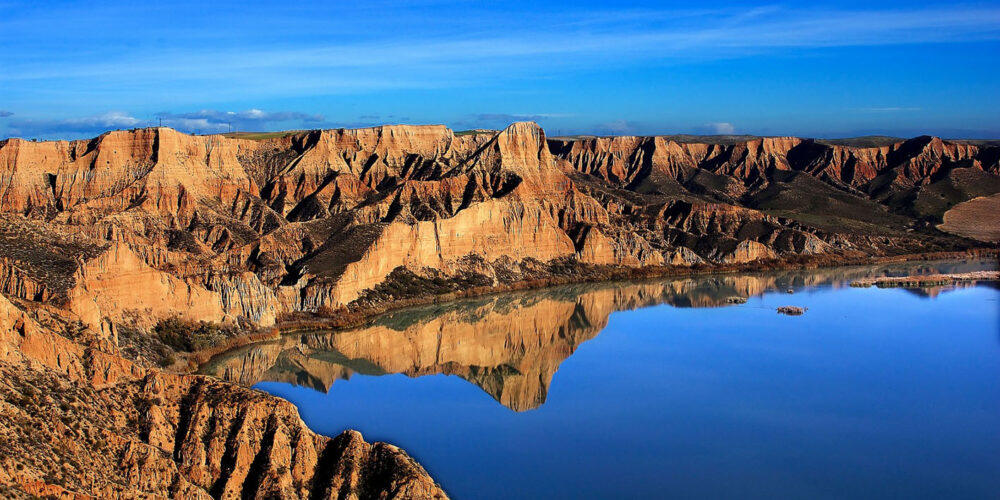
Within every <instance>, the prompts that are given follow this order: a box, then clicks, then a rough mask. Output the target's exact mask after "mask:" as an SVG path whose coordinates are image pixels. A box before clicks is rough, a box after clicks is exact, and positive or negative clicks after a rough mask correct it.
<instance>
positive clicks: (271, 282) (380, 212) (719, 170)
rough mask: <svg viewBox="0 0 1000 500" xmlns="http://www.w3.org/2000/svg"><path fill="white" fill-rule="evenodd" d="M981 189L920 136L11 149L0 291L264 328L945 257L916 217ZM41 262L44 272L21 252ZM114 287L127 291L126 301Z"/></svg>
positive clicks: (123, 140)
mask: <svg viewBox="0 0 1000 500" xmlns="http://www.w3.org/2000/svg"><path fill="white" fill-rule="evenodd" d="M983 190H987V191H991V192H988V193H980V192H978V191H983ZM996 191H1000V148H998V147H990V146H984V147H980V146H976V145H972V144H966V143H961V142H948V141H942V140H940V139H937V138H931V137H920V138H916V139H912V140H909V141H902V142H900V143H898V144H893V145H889V146H883V147H849V146H840V145H828V144H824V143H821V142H818V141H814V140H803V139H797V138H762V139H754V140H750V141H746V142H738V143H735V144H711V143H689V142H676V141H674V140H671V139H668V138H663V137H614V138H590V139H588V138H584V139H574V140H568V139H552V140H547V139H546V137H545V134H544V132H543V131H542V130H541V129H540V128H539V127H538V126H537V125H535V124H532V123H515V124H513V125H511V126H510V127H508V128H507V129H505V130H502V131H499V132H496V133H473V134H468V135H458V136H456V135H455V134H454V133H452V132H451V131H450V130H448V129H447V128H445V127H441V126H385V127H376V128H369V129H359V130H325V131H310V132H302V133H290V134H287V135H285V136H283V137H278V138H271V139H266V140H260V141H253V140H246V139H238V138H227V137H224V136H190V135H185V134H181V133H179V132H176V131H173V130H171V129H167V128H152V129H138V130H131V131H116V132H109V133H107V134H104V135H102V136H100V137H97V138H95V139H91V140H88V141H72V142H29V141H24V140H21V139H8V140H5V141H2V142H0V213H2V214H3V224H2V225H3V226H5V228H4V233H5V234H4V237H5V239H6V243H7V245H5V248H4V249H3V250H2V251H0V254H2V255H0V280H2V281H0V285H2V287H3V288H2V289H0V291H2V292H3V293H5V294H7V295H8V296H11V297H17V298H22V299H27V300H41V301H43V302H47V303H53V304H56V305H58V306H60V307H64V308H66V309H69V310H71V311H73V312H74V313H75V314H77V315H78V316H79V317H80V319H81V320H82V321H84V323H85V324H87V325H89V326H91V327H93V328H99V327H100V325H101V323H102V322H105V323H107V322H119V321H121V320H122V319H123V318H124V317H125V316H126V314H127V313H128V311H132V310H141V311H143V315H142V316H143V317H144V318H145V319H146V320H147V321H155V320H156V319H158V318H163V317H164V316H166V315H173V314H182V315H186V316H189V317H191V318H194V319H204V320H212V321H235V320H240V319H243V320H247V321H250V322H253V323H255V324H259V325H269V324H273V323H274V322H275V320H276V318H278V317H279V316H281V315H282V314H286V313H289V312H296V311H302V312H315V311H319V310H323V309H336V308H338V307H341V306H345V305H348V304H350V303H351V302H353V301H355V300H357V299H358V298H359V297H361V296H362V294H363V293H364V292H365V291H366V290H369V289H372V288H374V287H376V286H377V285H378V284H380V283H382V282H384V281H385V280H386V279H387V278H388V277H389V275H390V274H391V273H392V272H393V271H394V270H396V269H398V268H406V269H409V270H412V271H413V272H416V273H424V272H425V270H427V269H434V270H436V271H438V272H440V273H441V274H442V276H444V277H445V278H446V279H450V278H454V277H460V276H466V275H469V274H475V275H478V276H481V277H482V278H483V279H485V280H487V281H489V282H493V283H500V282H503V281H507V280H515V281H516V280H518V279H521V278H523V276H522V275H523V272H522V271H523V270H524V266H525V264H526V263H528V264H530V265H532V266H533V265H534V263H541V264H543V265H544V264H548V263H551V262H555V261H574V262H578V263H581V264H584V265H593V266H619V267H643V266H684V265H693V264H697V263H730V264H732V263H746V262H752V261H758V260H781V259H786V258H789V257H794V256H800V255H817V254H829V255H845V254H885V253H893V252H913V251H927V250H934V249H949V248H961V247H964V246H968V245H971V244H972V243H970V242H968V241H967V240H962V239H960V238H949V237H948V236H946V235H943V234H942V233H939V232H937V231H935V230H934V229H933V228H931V227H928V225H929V224H928V223H927V222H926V221H927V220H932V219H935V218H937V219H940V217H942V215H943V213H944V211H945V210H946V209H947V208H948V207H949V206H951V205H954V204H956V203H959V202H962V201H965V200H966V199H971V198H972V197H974V196H977V195H981V194H993V193H994V192H996ZM39 246H46V247H48V248H46V249H45V250H44V252H45V253H46V255H44V256H33V255H26V254H29V253H31V250H33V249H35V248H38V247H39ZM38 259H44V260H45V262H35V261H36V260H38ZM46 262H48V263H50V264H51V265H49V264H46ZM535 268H537V266H535ZM55 274H58V276H53V275H55ZM130 285H131V286H132V289H133V290H134V291H135V292H138V293H133V294H125V293H123V288H122V287H124V286H130ZM168 292H169V293H168Z"/></svg>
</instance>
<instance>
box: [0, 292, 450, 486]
mask: <svg viewBox="0 0 1000 500" xmlns="http://www.w3.org/2000/svg"><path fill="white" fill-rule="evenodd" d="M0 374H2V377H0V440H2V442H3V446H2V447H0V485H4V486H5V487H6V488H8V489H11V491H14V492H21V493H24V494H28V495H36V496H53V497H58V498H164V497H170V498H184V499H187V498H206V499H208V498H446V497H445V494H444V493H443V492H442V490H441V489H440V488H439V487H438V486H437V485H436V484H435V483H434V481H433V480H432V479H431V478H430V477H429V476H428V475H427V473H426V472H425V471H424V470H423V468H421V467H420V466H419V465H418V464H416V463H415V462H414V461H413V460H412V459H410V458H409V457H407V456H406V454H405V453H404V452H403V451H401V450H399V449H398V448H395V447H393V446H391V445H387V444H384V443H376V444H374V445H370V444H368V443H365V442H364V441H363V440H362V438H361V436H360V435H359V434H358V433H356V432H353V431H347V432H345V433H343V434H341V435H340V436H338V437H336V438H333V439H330V438H327V437H323V436H317V435H315V434H313V433H312V432H311V431H309V430H308V429H307V428H306V426H305V424H303V423H302V421H301V419H300V418H299V416H298V413H297V411H296V410H295V408H294V407H293V406H292V405H291V404H290V403H287V402H285V401H282V400H279V399H276V398H273V397H270V396H267V395H265V394H262V393H259V392H256V391H251V390H249V389H245V388H242V387H238V386H233V385H230V384H226V383H224V382H220V381H217V380H213V379H210V378H206V377H203V376H196V375H172V374H166V373H161V372H158V371H156V370H147V369H144V368H141V367H139V366H137V365H134V364H132V363H131V362H129V361H127V360H125V359H123V358H122V357H121V356H120V354H119V353H118V352H117V349H116V346H115V344H114V343H113V342H108V341H104V340H101V339H99V338H95V337H91V338H90V340H86V339H82V340H81V339H77V340H73V339H70V338H67V337H63V336H60V335H56V334H54V333H52V332H50V331H48V330H47V329H46V328H44V327H43V326H42V325H40V324H38V323H37V322H36V321H35V319H34V318H33V317H32V314H29V313H27V312H25V311H23V310H22V309H20V308H18V307H17V306H16V305H14V304H12V303H11V302H10V301H9V300H7V299H5V298H3V297H2V296H0Z"/></svg>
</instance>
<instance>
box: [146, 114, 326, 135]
mask: <svg viewBox="0 0 1000 500" xmlns="http://www.w3.org/2000/svg"><path fill="white" fill-rule="evenodd" d="M156 118H157V123H160V122H161V121H162V123H163V125H165V126H168V127H173V128H175V129H177V130H181V131H185V132H200V133H212V132H226V131H229V130H252V131H260V130H266V129H268V128H270V127H271V126H272V125H275V124H279V123H297V124H308V126H310V127H315V126H319V125H320V124H323V123H324V122H325V118H324V117H323V115H319V114H309V113H301V112H297V111H271V112H269V111H262V110H259V109H248V110H246V111H217V110H210V109H206V110H201V111H195V112H190V113H171V112H161V113H157V114H156Z"/></svg>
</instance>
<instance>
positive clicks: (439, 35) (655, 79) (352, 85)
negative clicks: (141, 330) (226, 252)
mask: <svg viewBox="0 0 1000 500" xmlns="http://www.w3.org/2000/svg"><path fill="white" fill-rule="evenodd" d="M82 4H83V2H19V1H13V2H12V1H9V0H0V44H2V45H0V47H2V50H0V137H7V136H22V137H38V138H80V137H89V136H93V135H95V134H97V133H100V132H102V131H104V130H107V129H111V128H131V127H137V126H146V125H150V124H156V123H158V122H159V120H160V119H162V120H163V123H164V125H169V126H172V127H174V128H177V129H180V130H184V131H189V132H195V131H197V132H201V133H207V132H218V131H225V130H228V128H229V124H232V126H233V127H234V128H235V129H239V130H280V129H289V128H331V127H342V126H343V127H359V126H367V125H373V124H381V123H444V124H447V125H449V126H452V127H454V128H456V129H466V128H477V127H486V128H498V127H502V126H504V125H505V124H507V123H508V122H511V121H515V120H523V119H528V120H534V121H537V122H538V123H540V124H541V125H542V126H543V127H545V129H546V130H547V131H548V133H549V134H550V135H557V134H580V133H596V134H669V133H703V134H704V133H748V134H762V135H800V136H817V137H844V136H854V135H865V134H890V135H900V136H914V135H919V134H924V133H928V134H935V135H942V136H946V137H977V138H981V137H990V138H996V137H1000V99H998V98H997V96H998V95H1000V2H969V3H943V2H927V1H910V2H904V1H896V2H875V1H869V2H853V1H845V2H827V3H816V4H812V5H809V6H802V5H801V4H800V5H796V4H792V3H784V4H781V3H773V4H764V3H744V2H732V1H730V2H685V3H680V2H664V1H660V2H641V1H635V2H595V1H586V0H583V1H576V2H538V1H534V2H522V1H517V0H509V1H505V2H482V1H456V0H424V1H409V2H405V1H404V2H382V1H377V0H376V1H371V2H328V3H327V4H326V5H323V6H316V5H311V3H308V2H295V1H292V2H285V3H276V2H267V3H258V2H232V3H227V2H206V1H199V2H126V1H109V2H88V4H90V5H86V6H85V5H82Z"/></svg>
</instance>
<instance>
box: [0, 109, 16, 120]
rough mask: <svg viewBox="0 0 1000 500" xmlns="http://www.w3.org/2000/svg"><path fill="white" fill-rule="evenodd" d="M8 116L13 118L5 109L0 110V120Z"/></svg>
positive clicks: (12, 114)
mask: <svg viewBox="0 0 1000 500" xmlns="http://www.w3.org/2000/svg"><path fill="white" fill-rule="evenodd" d="M8 116H14V113H12V112H10V111H7V110H5V109H0V118H7V117H8Z"/></svg>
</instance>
